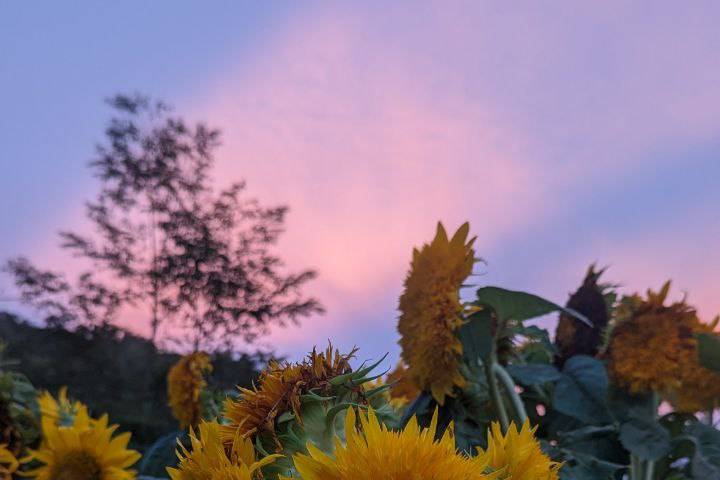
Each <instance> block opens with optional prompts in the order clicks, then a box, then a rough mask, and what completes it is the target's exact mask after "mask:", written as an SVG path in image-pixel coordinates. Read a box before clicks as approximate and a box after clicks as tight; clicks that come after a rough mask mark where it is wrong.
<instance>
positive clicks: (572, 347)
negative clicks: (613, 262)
mask: <svg viewBox="0 0 720 480" xmlns="http://www.w3.org/2000/svg"><path fill="white" fill-rule="evenodd" d="M604 271H605V270H604V269H602V270H600V271H598V272H596V271H595V265H590V268H588V271H587V273H586V274H585V279H584V280H583V283H582V285H580V288H578V289H577V290H576V291H575V293H573V294H572V295H571V296H570V299H569V300H568V302H567V304H566V305H565V306H566V307H567V308H568V309H571V310H574V311H576V312H578V313H581V314H583V315H585V316H586V317H587V318H588V319H589V320H590V323H591V324H592V326H588V325H585V324H584V323H582V322H578V321H577V319H576V318H574V317H572V316H570V315H569V314H567V313H566V312H564V311H563V312H561V313H560V319H559V320H558V324H557V329H556V330H555V346H556V347H557V350H558V355H557V358H556V363H557V365H558V366H559V367H562V366H563V365H564V364H565V362H566V361H567V360H568V359H569V358H570V357H573V356H575V355H589V356H595V355H596V354H597V353H598V351H599V350H600V348H601V346H602V339H603V332H604V331H605V327H606V326H607V323H608V316H609V315H608V313H609V312H608V305H607V302H606V300H605V295H606V293H608V287H609V286H608V285H603V284H599V283H598V280H599V279H600V276H601V275H602V274H603V272H604Z"/></svg>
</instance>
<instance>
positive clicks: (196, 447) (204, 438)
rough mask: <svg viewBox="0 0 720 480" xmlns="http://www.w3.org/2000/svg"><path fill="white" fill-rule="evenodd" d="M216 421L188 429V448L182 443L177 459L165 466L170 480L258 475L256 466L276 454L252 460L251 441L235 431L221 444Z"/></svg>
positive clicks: (221, 479)
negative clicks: (228, 442) (195, 428)
mask: <svg viewBox="0 0 720 480" xmlns="http://www.w3.org/2000/svg"><path fill="white" fill-rule="evenodd" d="M220 429H221V427H220V424H218V423H217V422H203V423H201V424H200V425H199V426H198V434H196V432H195V431H194V430H193V429H192V428H191V429H190V450H188V449H186V448H185V447H184V446H183V445H182V444H179V445H180V450H179V451H178V459H179V460H180V463H179V464H178V467H177V468H168V469H167V471H168V474H169V475H170V478H171V479H172V480H252V479H255V478H259V477H258V474H259V473H260V468H262V467H263V466H265V465H268V464H270V463H272V462H273V461H275V459H276V458H277V457H279V456H280V455H269V456H267V457H265V458H263V459H262V460H260V461H256V457H255V448H254V447H253V444H252V441H251V440H250V439H247V438H242V437H241V436H240V434H239V433H237V434H236V435H235V437H234V438H233V441H232V443H231V444H230V445H229V447H227V448H226V446H225V445H224V444H223V441H222V439H221V436H220Z"/></svg>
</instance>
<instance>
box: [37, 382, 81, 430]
mask: <svg viewBox="0 0 720 480" xmlns="http://www.w3.org/2000/svg"><path fill="white" fill-rule="evenodd" d="M38 406H39V407H40V419H41V423H43V425H44V424H45V423H46V422H47V423H49V424H50V425H56V426H57V425H64V426H71V425H72V424H73V422H74V419H75V416H76V415H77V414H78V413H79V412H84V414H85V415H87V414H88V412H87V407H86V406H85V405H83V404H82V403H81V402H79V401H75V402H71V401H70V399H68V395H67V387H62V388H61V389H60V391H59V392H58V398H57V399H55V397H53V396H52V394H51V393H50V392H42V393H41V394H40V395H39V396H38Z"/></svg>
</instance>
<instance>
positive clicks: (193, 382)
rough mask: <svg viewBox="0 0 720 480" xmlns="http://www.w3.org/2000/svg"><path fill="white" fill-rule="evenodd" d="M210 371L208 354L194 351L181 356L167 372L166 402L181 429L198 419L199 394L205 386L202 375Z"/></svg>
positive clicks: (200, 405)
mask: <svg viewBox="0 0 720 480" xmlns="http://www.w3.org/2000/svg"><path fill="white" fill-rule="evenodd" d="M211 371H212V364H211V363H210V356H209V355H208V354H207V353H205V352H195V353H191V354H190V355H185V356H184V357H182V358H181V359H180V360H179V361H178V362H177V363H176V364H175V365H174V366H173V367H172V368H171V369H170V371H169V372H168V376H167V385H168V403H169V404H170V408H171V409H172V413H173V416H174V417H175V418H176V419H177V420H178V422H180V428H181V429H185V428H187V427H189V426H192V425H197V423H198V422H199V421H200V417H201V414H202V404H201V402H200V394H201V393H202V391H203V389H204V388H205V387H206V386H207V382H206V381H205V377H204V376H205V375H206V374H207V373H209V372H211Z"/></svg>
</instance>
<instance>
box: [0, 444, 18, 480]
mask: <svg viewBox="0 0 720 480" xmlns="http://www.w3.org/2000/svg"><path fill="white" fill-rule="evenodd" d="M18 466H19V462H18V460H17V458H15V455H13V453H12V452H11V451H10V450H8V448H7V445H0V480H12V475H13V473H15V472H16V471H17V469H18Z"/></svg>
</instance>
